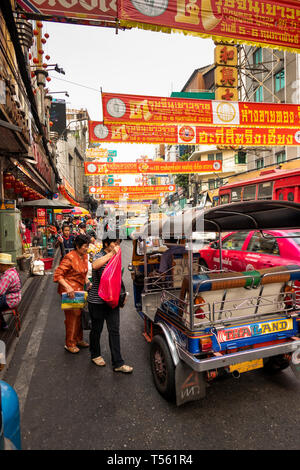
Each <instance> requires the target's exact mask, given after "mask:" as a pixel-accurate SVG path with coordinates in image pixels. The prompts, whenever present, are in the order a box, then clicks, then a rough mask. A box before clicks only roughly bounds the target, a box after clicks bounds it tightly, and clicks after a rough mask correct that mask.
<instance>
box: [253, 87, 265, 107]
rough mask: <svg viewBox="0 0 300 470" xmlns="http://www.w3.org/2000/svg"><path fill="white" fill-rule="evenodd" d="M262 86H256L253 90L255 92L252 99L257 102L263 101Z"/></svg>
mask: <svg viewBox="0 0 300 470" xmlns="http://www.w3.org/2000/svg"><path fill="white" fill-rule="evenodd" d="M263 98H264V96H263V87H262V86H259V87H257V88H256V90H255V94H254V100H255V101H256V102H257V103H262V102H263Z"/></svg>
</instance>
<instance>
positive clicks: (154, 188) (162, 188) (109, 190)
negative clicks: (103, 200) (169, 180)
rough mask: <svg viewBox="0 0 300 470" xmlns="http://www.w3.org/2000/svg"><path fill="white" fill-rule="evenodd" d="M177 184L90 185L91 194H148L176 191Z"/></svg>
mask: <svg viewBox="0 0 300 470" xmlns="http://www.w3.org/2000/svg"><path fill="white" fill-rule="evenodd" d="M175 189H176V187H175V184H157V185H149V186H89V193H90V194H125V193H132V194H142V195H145V194H148V193H161V192H167V193H170V192H174V191H175Z"/></svg>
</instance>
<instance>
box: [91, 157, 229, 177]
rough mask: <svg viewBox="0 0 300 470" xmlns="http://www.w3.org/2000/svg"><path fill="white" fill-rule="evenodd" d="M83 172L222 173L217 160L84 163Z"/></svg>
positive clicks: (99, 173)
mask: <svg viewBox="0 0 300 470" xmlns="http://www.w3.org/2000/svg"><path fill="white" fill-rule="evenodd" d="M84 171H85V174H86V175H126V174H131V175H132V174H138V173H144V174H155V175H167V174H169V175H170V174H189V173H212V172H214V173H216V172H220V171H222V162H221V161H219V160H211V161H204V162H190V161H189V162H156V161H148V162H122V163H102V162H84Z"/></svg>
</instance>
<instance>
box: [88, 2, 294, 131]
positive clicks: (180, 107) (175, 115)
mask: <svg viewBox="0 0 300 470" xmlns="http://www.w3.org/2000/svg"><path fill="white" fill-rule="evenodd" d="M299 11H300V10H299ZM102 108H103V121H104V124H106V123H116V122H118V123H119V122H126V123H128V124H129V123H144V124H182V123H184V124H197V125H203V126H205V125H206V126H207V125H222V126H227V125H230V126H245V127H257V126H259V127H277V126H280V127H291V128H299V129H300V105H298V104H277V103H253V102H237V101H215V100H198V99H191V98H165V97H156V96H141V95H125V94H120V93H102ZM96 136H97V134H96Z"/></svg>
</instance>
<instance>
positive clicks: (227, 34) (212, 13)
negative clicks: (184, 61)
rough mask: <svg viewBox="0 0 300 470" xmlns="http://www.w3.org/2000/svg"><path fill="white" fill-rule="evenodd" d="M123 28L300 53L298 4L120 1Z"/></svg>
mask: <svg viewBox="0 0 300 470" xmlns="http://www.w3.org/2000/svg"><path fill="white" fill-rule="evenodd" d="M118 18H119V19H120V23H121V25H123V26H127V27H138V28H141V29H150V30H152V31H161V32H165V33H171V32H176V31H181V32H184V33H185V34H192V35H198V36H201V37H205V38H206V37H211V38H213V39H214V40H222V39H223V40H226V39H227V40H228V38H229V39H230V41H233V42H235V43H241V44H242V43H247V44H252V45H256V46H261V47H273V48H275V49H286V50H289V51H291V52H297V53H299V52H300V14H299V1H298V0H152V1H151V2H149V1H148V0H119V9H118Z"/></svg>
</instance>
